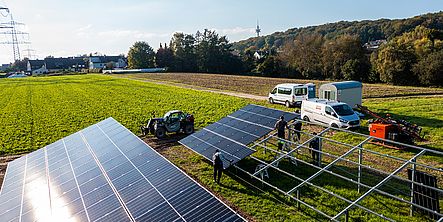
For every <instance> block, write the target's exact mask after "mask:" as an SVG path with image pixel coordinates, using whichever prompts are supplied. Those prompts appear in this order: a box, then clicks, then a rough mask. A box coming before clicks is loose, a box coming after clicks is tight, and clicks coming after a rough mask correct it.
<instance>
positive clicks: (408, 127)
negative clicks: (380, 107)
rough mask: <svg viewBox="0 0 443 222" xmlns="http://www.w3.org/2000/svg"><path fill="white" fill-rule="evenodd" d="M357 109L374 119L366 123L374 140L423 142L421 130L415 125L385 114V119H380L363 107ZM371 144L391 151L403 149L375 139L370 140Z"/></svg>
mask: <svg viewBox="0 0 443 222" xmlns="http://www.w3.org/2000/svg"><path fill="white" fill-rule="evenodd" d="M357 108H358V109H359V111H360V112H362V113H364V114H367V115H369V116H372V117H374V119H371V120H369V121H368V123H369V135H370V136H372V137H374V138H379V139H386V140H392V141H395V142H399V143H405V144H414V141H425V139H424V138H423V135H422V128H421V127H420V126H418V125H416V124H412V123H410V122H408V121H406V120H401V119H400V120H398V119H393V118H392V117H391V115H389V114H387V115H386V117H382V116H380V115H378V114H377V113H375V112H372V111H371V110H369V109H368V108H367V107H365V106H361V105H357ZM371 143H374V144H378V145H383V146H385V147H388V148H393V149H403V148H404V147H403V146H400V145H398V144H395V143H389V142H386V141H382V140H377V139H374V140H372V141H371Z"/></svg>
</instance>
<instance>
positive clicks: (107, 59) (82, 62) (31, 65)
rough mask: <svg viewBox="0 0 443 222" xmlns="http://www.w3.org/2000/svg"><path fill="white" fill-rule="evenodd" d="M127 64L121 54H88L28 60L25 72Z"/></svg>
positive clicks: (87, 68)
mask: <svg viewBox="0 0 443 222" xmlns="http://www.w3.org/2000/svg"><path fill="white" fill-rule="evenodd" d="M127 66H128V62H127V59H126V58H125V57H124V56H123V55H121V56H88V57H68V58H51V57H48V58H45V59H43V60H28V65H27V72H28V73H29V74H32V75H38V74H46V73H55V72H62V71H69V72H89V71H93V72H97V71H100V72H101V71H102V70H104V69H124V68H126V67H127Z"/></svg>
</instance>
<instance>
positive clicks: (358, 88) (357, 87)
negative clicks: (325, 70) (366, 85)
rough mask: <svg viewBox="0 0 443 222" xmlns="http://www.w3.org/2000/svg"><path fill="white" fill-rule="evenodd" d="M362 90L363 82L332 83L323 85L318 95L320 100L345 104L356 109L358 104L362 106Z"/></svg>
mask: <svg viewBox="0 0 443 222" xmlns="http://www.w3.org/2000/svg"><path fill="white" fill-rule="evenodd" d="M362 88H363V85H362V84H361V82H357V81H344V82H332V83H327V84H323V85H321V86H320V88H319V93H318V94H319V97H320V99H327V100H335V101H339V102H344V103H347V104H348V105H349V106H351V107H355V105H356V104H358V105H361V102H362V93H363V92H362Z"/></svg>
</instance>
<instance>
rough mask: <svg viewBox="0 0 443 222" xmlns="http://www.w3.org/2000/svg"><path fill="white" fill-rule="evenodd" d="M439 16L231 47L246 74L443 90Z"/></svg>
mask: <svg viewBox="0 0 443 222" xmlns="http://www.w3.org/2000/svg"><path fill="white" fill-rule="evenodd" d="M442 40H443V12H438V13H430V14H426V15H421V16H415V17H413V18H408V19H397V20H388V19H380V20H376V21H355V22H337V23H330V24H324V25H320V26H312V27H305V28H296V29H289V30H287V31H286V32H276V33H274V34H272V35H268V36H262V37H256V38H250V39H248V40H244V41H240V42H236V43H233V49H234V50H236V51H237V52H239V53H240V55H241V56H242V58H243V64H244V65H245V67H246V70H250V72H251V73H254V74H258V75H264V76H271V77H290V78H305V79H331V80H358V81H363V82H384V83H388V84H392V85H422V86H443V42H442Z"/></svg>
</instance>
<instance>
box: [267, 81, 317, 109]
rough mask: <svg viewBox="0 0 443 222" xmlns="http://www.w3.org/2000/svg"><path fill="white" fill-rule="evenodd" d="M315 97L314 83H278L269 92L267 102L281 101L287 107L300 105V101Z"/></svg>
mask: <svg viewBox="0 0 443 222" xmlns="http://www.w3.org/2000/svg"><path fill="white" fill-rule="evenodd" d="M311 98H315V84H312V83H308V84H294V83H285V84H279V85H277V86H275V87H274V89H273V90H272V91H271V92H270V93H269V103H271V104H273V103H281V104H285V105H286V106H287V107H292V106H296V105H300V104H301V101H303V100H307V99H311Z"/></svg>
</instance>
